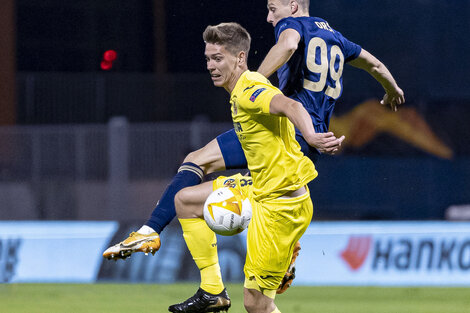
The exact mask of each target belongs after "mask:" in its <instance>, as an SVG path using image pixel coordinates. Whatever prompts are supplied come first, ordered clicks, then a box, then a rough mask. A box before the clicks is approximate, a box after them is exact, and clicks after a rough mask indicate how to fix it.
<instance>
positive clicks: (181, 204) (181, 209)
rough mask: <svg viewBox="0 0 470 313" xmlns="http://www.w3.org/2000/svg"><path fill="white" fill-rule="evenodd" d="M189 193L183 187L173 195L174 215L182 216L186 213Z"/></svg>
mask: <svg viewBox="0 0 470 313" xmlns="http://www.w3.org/2000/svg"><path fill="white" fill-rule="evenodd" d="M189 200H190V195H189V192H188V191H186V190H185V189H181V190H180V191H178V192H177V193H176V195H175V209H176V215H177V216H178V217H182V216H184V215H186V214H187V213H188V212H187V211H188V207H189V205H188V204H189Z"/></svg>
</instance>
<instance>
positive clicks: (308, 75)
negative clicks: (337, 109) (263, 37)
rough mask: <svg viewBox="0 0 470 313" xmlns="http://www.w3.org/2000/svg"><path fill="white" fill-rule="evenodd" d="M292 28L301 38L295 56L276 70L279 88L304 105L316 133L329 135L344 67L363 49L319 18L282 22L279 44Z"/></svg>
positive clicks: (276, 33) (301, 18)
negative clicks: (287, 30) (281, 38)
mask: <svg viewBox="0 0 470 313" xmlns="http://www.w3.org/2000/svg"><path fill="white" fill-rule="evenodd" d="M289 28H292V29H294V30H296V31H297V32H298V33H299V34H300V37H301V38H300V42H299V45H298V48H297V50H296V51H295V53H294V54H293V55H292V57H291V58H290V59H289V61H288V62H287V63H286V64H284V65H283V66H282V67H281V68H279V69H278V71H277V75H278V78H279V88H280V89H281V90H282V91H283V93H284V94H285V95H286V96H289V97H291V98H292V99H295V100H297V101H299V102H300V103H302V104H303V105H304V107H305V108H306V109H307V111H308V112H309V113H310V116H311V117H312V121H313V124H314V126H315V130H316V131H317V132H327V131H328V126H329V122H330V117H331V114H332V113H333V109H334V106H335V102H336V99H338V98H339V97H340V96H341V93H342V90H343V86H342V83H343V77H342V74H343V66H344V64H345V63H346V62H348V61H351V60H354V59H355V58H357V57H358V56H359V54H360V53H361V47H360V46H359V45H356V44H355V43H353V42H351V41H349V40H347V39H346V38H344V37H343V35H341V33H339V32H338V31H336V30H334V29H332V28H331V27H330V26H329V25H328V22H326V21H325V20H323V19H321V18H318V17H295V18H294V17H287V18H285V19H282V20H280V21H279V22H278V23H277V25H276V27H275V29H274V31H275V35H276V42H277V40H278V39H279V36H280V34H281V33H282V32H283V31H284V30H286V29H289Z"/></svg>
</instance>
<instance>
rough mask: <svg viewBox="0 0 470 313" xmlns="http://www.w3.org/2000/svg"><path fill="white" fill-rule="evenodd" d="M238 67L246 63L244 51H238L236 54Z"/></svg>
mask: <svg viewBox="0 0 470 313" xmlns="http://www.w3.org/2000/svg"><path fill="white" fill-rule="evenodd" d="M237 59H238V65H242V64H243V63H246V53H245V51H240V52H239V53H238V58H237Z"/></svg>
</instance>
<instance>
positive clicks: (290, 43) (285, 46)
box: [258, 28, 300, 77]
mask: <svg viewBox="0 0 470 313" xmlns="http://www.w3.org/2000/svg"><path fill="white" fill-rule="evenodd" d="M299 41H300V35H299V33H298V32H297V31H296V30H294V29H291V28H290V29H286V30H285V31H283V32H282V33H281V35H280V36H279V40H278V41H277V43H276V44H275V45H274V46H273V47H272V48H271V49H270V50H269V52H268V54H267V55H266V57H265V58H264V60H263V62H261V65H260V66H259V68H258V73H260V74H262V75H263V76H265V77H269V76H271V75H272V74H274V73H275V72H276V71H277V70H278V69H279V68H280V67H281V66H282V65H284V64H285V63H287V61H289V59H290V58H291V56H292V55H293V54H294V52H295V50H297V47H298V44H299Z"/></svg>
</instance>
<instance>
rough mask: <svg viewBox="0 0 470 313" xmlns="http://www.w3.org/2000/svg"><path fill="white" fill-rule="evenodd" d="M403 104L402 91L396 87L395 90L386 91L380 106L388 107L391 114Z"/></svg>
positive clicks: (403, 96)
mask: <svg viewBox="0 0 470 313" xmlns="http://www.w3.org/2000/svg"><path fill="white" fill-rule="evenodd" d="M403 103H405V94H404V93H403V90H401V89H400V88H398V87H397V89H396V90H392V91H387V93H386V94H385V95H384V98H383V99H382V100H381V101H380V104H381V105H387V106H388V105H389V106H390V108H391V109H392V111H393V112H396V111H397V110H398V106H399V105H402V104H403Z"/></svg>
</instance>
